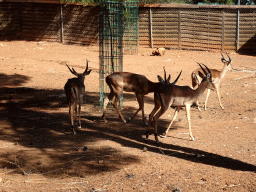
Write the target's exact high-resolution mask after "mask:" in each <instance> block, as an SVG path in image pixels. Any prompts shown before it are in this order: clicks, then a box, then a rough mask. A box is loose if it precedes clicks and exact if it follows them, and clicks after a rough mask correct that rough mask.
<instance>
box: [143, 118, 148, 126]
mask: <svg viewBox="0 0 256 192" xmlns="http://www.w3.org/2000/svg"><path fill="white" fill-rule="evenodd" d="M143 121H144V123H145V125H148V121H147V117H145V118H144V119H143Z"/></svg>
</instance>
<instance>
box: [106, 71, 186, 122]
mask: <svg viewBox="0 0 256 192" xmlns="http://www.w3.org/2000/svg"><path fill="white" fill-rule="evenodd" d="M180 75H181V72H180V74H179V75H178V77H177V78H176V80H175V81H174V82H172V83H170V84H175V83H176V82H177V81H178V79H179V77H180ZM160 78H161V77H160ZM170 78H171V76H170V75H169V77H168V81H170ZM159 81H163V79H162V78H161V79H159ZM106 83H107V84H108V86H109V88H110V93H109V95H108V97H106V98H105V100H104V105H103V115H102V118H103V120H104V121H106V108H107V104H108V102H109V101H111V100H112V104H113V106H114V108H115V109H116V111H117V113H118V115H119V117H120V119H121V120H122V121H123V122H124V123H126V120H125V119H124V117H123V115H122V114H121V112H120V111H119V109H118V106H117V101H118V100H119V97H120V96H121V94H122V92H123V91H126V92H134V93H135V95H136V98H137V100H138V103H139V109H138V110H137V111H136V112H135V113H134V114H133V115H132V116H131V117H130V118H129V119H128V121H131V120H132V119H133V118H134V117H135V116H136V115H137V114H138V112H139V111H140V110H141V111H142V120H143V122H144V123H145V124H146V125H147V121H146V118H145V114H144V96H145V95H147V94H148V93H150V92H154V91H155V90H156V88H157V87H158V86H159V85H160V84H161V83H159V82H157V83H154V82H152V81H150V80H148V79H147V78H146V77H145V76H144V75H139V74H135V73H129V72H115V73H112V74H110V75H109V76H107V77H106Z"/></svg>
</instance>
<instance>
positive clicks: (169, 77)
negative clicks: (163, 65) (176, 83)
mask: <svg viewBox="0 0 256 192" xmlns="http://www.w3.org/2000/svg"><path fill="white" fill-rule="evenodd" d="M170 80H171V75H170V74H169V76H168V79H167V82H166V83H170Z"/></svg>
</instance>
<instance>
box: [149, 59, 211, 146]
mask: <svg viewBox="0 0 256 192" xmlns="http://www.w3.org/2000/svg"><path fill="white" fill-rule="evenodd" d="M199 66H200V67H201V69H202V71H203V72H204V74H205V76H204V75H203V74H202V73H201V72H199V74H200V76H201V77H202V78H203V80H202V82H201V84H200V85H199V87H198V88H197V89H196V90H193V89H191V88H190V87H189V86H177V85H167V84H166V83H162V84H161V85H159V86H158V87H157V89H156V90H155V93H154V101H155V107H154V109H153V110H152V112H151V113H150V115H149V120H148V130H147V132H146V141H147V139H148V137H149V130H150V123H151V121H152V119H153V121H154V135H155V140H156V142H157V143H158V142H159V140H158V135H157V123H158V120H159V118H160V117H161V116H162V115H163V114H164V113H165V112H166V110H167V109H168V108H169V107H170V106H173V107H176V109H175V115H174V117H173V119H172V121H171V123H170V125H169V126H168V128H167V130H166V131H165V133H164V135H163V136H164V137H165V136H166V135H167V133H168V131H169V129H170V127H171V125H172V123H173V122H174V120H175V119H176V117H177V114H178V112H179V110H180V109H181V108H182V107H185V108H186V112H187V118H188V126H189V135H190V138H191V139H192V140H194V139H195V138H194V137H193V135H192V130H191V123H190V106H191V105H192V104H193V103H194V102H195V101H197V99H198V98H199V97H200V96H201V95H202V94H203V93H204V91H205V89H211V90H215V85H214V84H213V83H212V75H211V71H210V70H209V69H208V67H207V66H205V65H204V66H205V67H206V69H207V70H208V72H206V71H205V69H204V68H203V67H202V66H201V65H200V64H199Z"/></svg>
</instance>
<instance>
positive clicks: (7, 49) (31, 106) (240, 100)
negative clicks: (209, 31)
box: [0, 41, 256, 192]
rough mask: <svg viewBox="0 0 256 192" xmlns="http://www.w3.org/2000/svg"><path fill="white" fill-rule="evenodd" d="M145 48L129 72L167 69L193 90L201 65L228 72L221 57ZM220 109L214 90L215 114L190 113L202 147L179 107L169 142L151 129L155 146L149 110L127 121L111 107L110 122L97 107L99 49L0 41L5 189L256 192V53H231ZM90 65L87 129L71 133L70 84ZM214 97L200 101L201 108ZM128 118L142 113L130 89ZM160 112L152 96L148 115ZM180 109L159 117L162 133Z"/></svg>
mask: <svg viewBox="0 0 256 192" xmlns="http://www.w3.org/2000/svg"><path fill="white" fill-rule="evenodd" d="M152 50H153V49H150V48H142V47H140V48H139V53H138V55H124V62H123V63H124V66H123V68H124V71H129V72H134V73H139V74H142V75H145V76H146V77H147V78H148V79H150V80H151V81H154V82H157V75H163V67H165V69H166V71H167V73H168V74H171V75H172V79H174V78H175V77H176V76H177V75H178V73H179V72H180V70H182V71H183V72H182V75H181V78H180V80H179V81H178V83H177V85H188V86H191V76H190V74H191V72H192V71H193V70H194V69H196V68H197V67H198V65H197V62H199V63H204V64H206V65H207V66H208V67H210V68H216V69H221V68H222V67H223V63H222V62H221V54H220V52H206V51H188V50H172V49H171V50H167V51H166V53H165V55H164V56H151V53H152ZM229 55H230V56H231V58H232V59H233V67H234V71H233V72H227V74H226V76H225V78H224V79H223V81H222V84H221V88H220V92H221V100H222V103H223V105H224V107H225V109H224V110H222V109H221V108H220V107H219V104H218V99H217V95H216V93H214V92H212V93H211V95H210V98H209V101H208V108H207V110H206V111H204V110H202V111H201V112H200V111H198V110H197V108H195V107H193V108H191V124H192V131H193V135H194V136H195V141H191V140H190V139H189V135H188V122H187V117H186V112H185V110H181V111H180V113H179V116H178V118H177V120H176V121H175V122H174V125H173V126H172V128H171V129H170V131H169V133H168V137H167V138H160V142H161V143H160V144H159V145H157V144H156V142H155V140H154V135H153V127H152V126H151V127H152V128H151V132H150V133H151V134H150V137H149V141H148V143H145V142H144V138H145V130H146V129H147V126H145V125H144V124H143V122H142V120H141V113H139V114H138V116H137V117H136V118H135V119H134V120H133V121H132V122H130V123H127V124H124V123H122V122H121V120H120V119H119V117H118V115H117V113H116V112H115V111H114V110H113V109H108V111H107V119H108V123H105V122H103V121H102V118H101V116H102V110H101V109H100V107H99V52H98V47H86V46H78V45H62V44H59V43H53V42H25V41H10V42H8V41H0V85H1V87H0V92H1V94H0V123H1V125H0V191H8V192H9V191H12V192H13V191H28V190H30V191H86V192H87V191H88V192H89V191H91V192H92V191H94V192H96V191H111V192H112V191H136V192H137V191H145V192H146V191H157V192H159V191H160V192H166V191H176V192H180V191H182V192H184V191H189V192H192V191H196V192H198V191H239V192H241V191H256V96H255V95H256V81H255V80H256V76H255V72H256V57H255V56H252V55H239V54H237V53H235V52H231V53H229ZM86 58H88V60H89V69H91V70H92V72H91V74H90V75H89V76H87V77H86V79H85V86H86V96H85V103H84V104H83V107H82V129H79V130H77V135H75V136H74V135H73V134H72V132H71V131H70V123H69V115H68V105H67V102H66V98H65V95H64V90H63V87H64V84H65V83H66V81H67V79H68V78H72V77H73V75H72V74H71V73H70V71H69V70H68V68H67V67H66V66H65V63H67V64H68V65H69V66H71V67H74V68H75V69H76V70H77V71H78V72H82V71H84V69H85V59H86ZM205 96H206V92H205V93H204V95H203V96H202V97H201V98H200V100H199V102H200V106H201V107H202V106H203V103H204V100H205ZM123 106H124V108H123V110H122V111H121V112H122V114H123V115H124V117H125V118H128V117H130V116H131V115H132V114H133V113H134V112H135V110H136V109H137V108H138V103H137V101H136V97H135V95H134V94H133V93H124V102H123ZM153 107H154V101H153V93H150V94H148V95H147V96H146V97H145V113H146V115H148V114H149V113H150V112H151V110H152V109H153ZM173 115H174V109H172V108H170V109H169V110H168V111H167V112H166V113H165V114H164V115H163V116H162V117H161V118H160V120H159V123H158V125H159V126H158V133H159V134H162V133H163V132H164V131H165V130H166V128H167V126H168V124H169V122H170V120H171V118H172V117H173Z"/></svg>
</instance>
